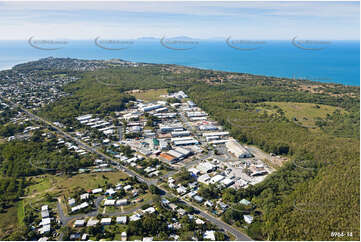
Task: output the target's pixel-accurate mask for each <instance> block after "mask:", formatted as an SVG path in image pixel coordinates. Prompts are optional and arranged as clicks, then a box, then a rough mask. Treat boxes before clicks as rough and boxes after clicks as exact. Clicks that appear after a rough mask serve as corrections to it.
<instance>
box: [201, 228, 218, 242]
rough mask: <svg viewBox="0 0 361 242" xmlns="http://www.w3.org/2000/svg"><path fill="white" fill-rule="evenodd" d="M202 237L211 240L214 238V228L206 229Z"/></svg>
mask: <svg viewBox="0 0 361 242" xmlns="http://www.w3.org/2000/svg"><path fill="white" fill-rule="evenodd" d="M203 239H207V240H213V241H214V240H216V236H215V234H214V230H207V231H206V232H204V234H203Z"/></svg>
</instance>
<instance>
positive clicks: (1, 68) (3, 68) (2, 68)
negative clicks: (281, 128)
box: [0, 55, 360, 88]
mask: <svg viewBox="0 0 361 242" xmlns="http://www.w3.org/2000/svg"><path fill="white" fill-rule="evenodd" d="M49 57H54V58H71V59H79V60H100V61H109V60H111V59H116V58H112V57H109V58H97V59H94V58H73V57H58V56H50V55H49V56H47V57H33V58H29V59H28V60H24V59H22V60H19V61H14V62H13V63H12V64H7V65H1V63H2V62H5V61H2V62H1V61H0V72H1V71H6V70H11V69H12V68H13V67H15V66H16V65H20V64H24V63H28V62H31V61H37V60H40V59H44V58H49ZM122 60H123V61H127V62H134V63H145V64H155V65H176V66H183V67H187V68H196V69H200V70H208V71H219V72H227V73H237V74H241V73H242V74H249V75H253V76H262V77H270V78H281V79H294V80H295V81H305V82H314V83H315V84H324V85H342V86H347V87H357V88H359V87H360V82H359V85H352V84H347V83H339V82H333V81H331V80H323V81H322V80H317V79H307V78H303V77H297V76H293V77H287V76H282V75H267V74H262V73H250V72H240V71H230V70H221V69H214V68H207V67H202V66H199V65H192V64H190V65H185V64H175V63H163V62H162V63H155V62H146V61H135V60H128V59H125V58H122Z"/></svg>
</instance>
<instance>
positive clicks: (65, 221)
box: [57, 196, 153, 225]
mask: <svg viewBox="0 0 361 242" xmlns="http://www.w3.org/2000/svg"><path fill="white" fill-rule="evenodd" d="M103 199H104V196H100V197H98V198H97V199H96V200H95V210H93V211H91V212H89V213H83V214H77V215H71V216H66V215H65V214H64V210H63V208H62V207H61V205H60V201H59V199H58V203H57V207H58V211H59V217H60V221H61V223H62V224H63V225H67V224H68V223H69V222H70V221H71V220H73V219H83V218H89V217H96V216H97V215H98V214H99V207H100V203H101V201H102V200H103ZM152 202H153V200H149V201H147V202H146V203H143V204H141V205H139V206H137V207H134V208H132V209H128V210H125V211H117V212H112V213H104V214H102V215H103V216H110V217H113V216H120V215H126V214H131V213H133V212H135V211H137V210H138V209H140V208H141V207H143V206H144V205H146V204H151V203H152Z"/></svg>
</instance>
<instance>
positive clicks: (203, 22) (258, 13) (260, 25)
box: [0, 2, 360, 39]
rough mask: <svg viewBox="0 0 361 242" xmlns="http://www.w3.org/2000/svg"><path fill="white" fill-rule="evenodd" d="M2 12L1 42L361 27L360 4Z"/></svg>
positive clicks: (111, 5) (351, 32)
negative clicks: (33, 38)
mask: <svg viewBox="0 0 361 242" xmlns="http://www.w3.org/2000/svg"><path fill="white" fill-rule="evenodd" d="M0 11H1V12H2V14H1V16H0V32H1V33H6V34H2V35H0V38H1V39H19V38H20V39H23V38H24V37H25V36H32V35H35V34H36V35H49V34H50V33H51V35H52V36H53V37H54V38H55V36H58V37H60V38H61V36H62V37H64V36H70V37H71V38H74V39H91V38H93V37H94V36H99V35H102V36H103V35H105V36H113V37H115V38H121V37H125V38H129V37H141V36H156V37H160V36H162V35H168V36H171V35H189V36H192V37H198V38H209V37H214V36H223V37H226V36H229V35H232V36H237V35H238V36H239V37H242V36H243V37H247V38H250V39H253V38H256V39H264V38H267V39H289V38H292V35H294V34H298V35H299V34H301V35H303V36H307V38H315V39H320V38H321V39H359V26H360V23H359V16H360V12H359V3H358V2H351V3H350V2H86V3H85V2H72V3H71V4H70V3H67V2H2V3H0ZM54 30H56V31H54ZM245 33H246V34H245ZM245 35H247V36H245Z"/></svg>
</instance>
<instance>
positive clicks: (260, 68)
mask: <svg viewBox="0 0 361 242" xmlns="http://www.w3.org/2000/svg"><path fill="white" fill-rule="evenodd" d="M31 43H35V44H34V46H31V44H29V41H28V40H24V41H20V40H16V41H0V70H4V69H10V68H11V67H12V66H14V65H16V64H20V63H24V62H27V61H31V60H37V59H40V58H45V57H49V56H53V57H70V58H80V59H114V58H117V59H123V60H127V61H134V62H145V63H157V64H177V65H184V66H190V67H197V68H202V69H212V70H220V71H231V72H241V73H250V74H257V75H266V76H275V77H288V78H297V79H308V80H314V81H320V82H328V83H339V84H345V85H352V86H360V42H359V41H330V42H328V43H327V44H324V45H323V46H322V48H318V47H319V46H318V47H315V46H313V47H312V46H311V45H308V46H306V45H303V46H300V45H295V44H294V43H292V41H263V42H261V41H260V42H259V43H256V42H255V43H242V42H237V41H233V42H232V41H228V42H227V41H224V40H207V41H205V40H204V41H203V40H198V41H193V42H189V43H186V42H184V43H181V42H179V43H178V44H177V43H175V42H173V43H172V42H171V41H169V42H165V41H163V42H161V41H159V40H156V39H152V40H146V39H144V40H136V41H132V42H131V41H129V42H118V43H114V42H113V43H111V42H106V41H103V42H102V41H99V40H98V41H97V42H95V41H94V40H88V41H86V40H78V41H72V40H67V41H66V42H64V43H55V44H54V43H53V45H51V44H49V43H48V45H47V46H46V43H45V44H43V45H41V43H40V44H39V43H37V44H36V42H31ZM57 44H58V45H57ZM187 44H188V45H187ZM316 44H317V43H316ZM39 46H40V47H44V46H45V47H46V48H44V49H47V50H44V49H40V48H37V47H39ZM49 46H52V47H56V48H58V47H59V48H60V47H61V48H60V49H55V48H54V50H48V48H47V47H49ZM310 46H311V48H310ZM182 47H185V48H182ZM303 47H305V48H303Z"/></svg>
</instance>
